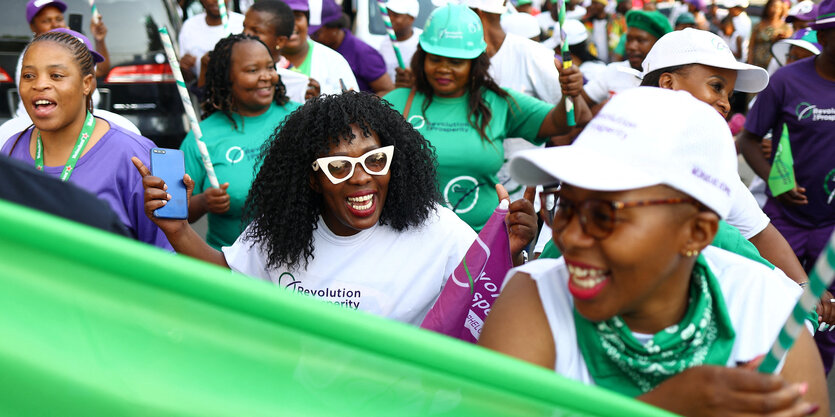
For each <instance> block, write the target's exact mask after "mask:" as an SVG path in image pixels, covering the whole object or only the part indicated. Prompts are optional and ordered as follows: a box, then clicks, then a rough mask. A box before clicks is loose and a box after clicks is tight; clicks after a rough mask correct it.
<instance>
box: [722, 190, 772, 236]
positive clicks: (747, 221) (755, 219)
mask: <svg viewBox="0 0 835 417" xmlns="http://www.w3.org/2000/svg"><path fill="white" fill-rule="evenodd" d="M732 192H733V193H734V199H733V203H732V204H731V211H730V213H728V217H727V218H726V219H725V221H726V222H728V224H730V225H731V226H733V227H736V228H737V229H739V233H741V234H742V236H743V237H744V238H746V239H749V240H750V239H751V238H752V237H754V236H756V235H758V234H759V233H760V232H762V231H763V230H764V229H765V228H766V226H768V224H769V223H771V219H769V218H768V216H767V215H766V214H765V213H763V211H762V209H761V208H760V205H759V203H757V199H756V198H755V197H754V195H753V194H752V193H751V190H749V189H748V187H746V186H745V183H743V182H742V180H739V181H735V182H734V190H733V191H732Z"/></svg>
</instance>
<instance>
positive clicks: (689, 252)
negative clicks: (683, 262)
mask: <svg viewBox="0 0 835 417" xmlns="http://www.w3.org/2000/svg"><path fill="white" fill-rule="evenodd" d="M698 254H699V251H697V250H686V251H684V253H682V255H684V256H686V257H688V258H691V257H693V256H696V255H698Z"/></svg>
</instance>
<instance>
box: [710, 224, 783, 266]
mask: <svg viewBox="0 0 835 417" xmlns="http://www.w3.org/2000/svg"><path fill="white" fill-rule="evenodd" d="M711 245H712V246H716V247H717V248H722V249H725V250H726V251H729V252H733V253H735V254H737V255H742V256H744V257H746V258H748V259H750V260H752V261H757V262H759V263H761V264H763V265H765V266H767V267H769V268H771V269H774V265H772V264H771V263H770V262H768V261H767V260H765V258H763V257H762V256H760V251H758V250H757V247H756V246H754V244H753V243H751V242H749V241H748V239H745V237H744V236H742V234H741V233H739V230H737V229H736V228H735V227H733V226H731V225H730V224H728V223H727V222H725V221H724V220H720V221H719V230H717V231H716V236H715V237H714V238H713V242H711Z"/></svg>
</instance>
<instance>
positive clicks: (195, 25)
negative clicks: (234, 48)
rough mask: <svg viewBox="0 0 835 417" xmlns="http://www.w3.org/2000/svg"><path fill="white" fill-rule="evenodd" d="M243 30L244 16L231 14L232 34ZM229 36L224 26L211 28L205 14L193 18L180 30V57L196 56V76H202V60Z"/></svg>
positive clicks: (230, 26)
mask: <svg viewBox="0 0 835 417" xmlns="http://www.w3.org/2000/svg"><path fill="white" fill-rule="evenodd" d="M243 30H244V15H242V14H240V13H235V12H229V31H230V33H241V32H243ZM227 35H228V33H226V31H225V30H223V25H217V26H209V25H208V24H207V23H206V13H205V12H203V13H200V14H198V15H195V16H192V17H190V18H188V20H186V21H185V22H183V28H182V29H181V30H180V41H179V44H180V57H181V58H182V57H183V56H184V55H186V54H188V55H192V56H194V57H195V58H196V59H197V60H196V62H195V64H194V75H200V58H202V57H203V55H205V54H206V53H207V52H209V51H211V50H212V49H215V44H217V41H219V40H221V39H223V38H225V37H226V36H227Z"/></svg>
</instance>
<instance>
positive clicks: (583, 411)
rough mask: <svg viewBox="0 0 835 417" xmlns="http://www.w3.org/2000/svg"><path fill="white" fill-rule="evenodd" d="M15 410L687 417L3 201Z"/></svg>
mask: <svg viewBox="0 0 835 417" xmlns="http://www.w3.org/2000/svg"><path fill="white" fill-rule="evenodd" d="M0 224H2V225H3V226H2V227H0V306H2V309H0V369H1V370H2V372H0V415H3V416H28V417H31V416H54V415H67V416H181V417H185V416H195V417H196V416H241V415H246V416H313V417H317V416H362V417H369V416H421V415H432V416H482V417H492V416H569V415H570V416H577V417H582V416H607V415H613V414H616V415H618V416H632V417H637V416H647V417H656V416H657V417H665V416H670V415H671V414H669V413H666V412H664V411H661V410H658V409H656V408H653V407H650V406H648V405H646V404H643V403H639V402H637V401H635V400H632V399H630V398H626V397H623V396H620V395H617V394H614V393H611V392H608V391H604V390H602V389H600V388H596V387H590V386H586V385H583V384H581V383H579V382H575V381H569V380H567V379H564V378H562V377H560V376H558V375H556V374H555V373H554V372H553V371H551V370H548V369H543V368H540V367H537V366H534V365H531V364H527V363H523V362H521V361H518V360H515V359H512V358H509V357H506V356H503V355H499V354H497V353H495V352H491V351H488V350H486V349H483V348H481V347H478V346H474V345H471V344H469V343H464V342H461V341H458V340H454V339H452V338H449V337H446V336H442V335H438V334H435V333H433V332H429V331H425V330H421V329H418V328H416V327H412V326H407V325H404V324H401V323H396V322H393V321H390V320H385V319H382V318H380V317H376V316H372V315H370V314H367V313H363V312H359V311H354V310H350V309H346V308H342V307H339V306H335V305H332V304H328V303H324V302H321V301H318V300H315V299H313V298H312V297H309V296H304V295H297V294H292V293H290V292H289V291H287V290H284V289H282V288H280V287H278V286H275V285H272V284H270V283H267V282H263V281H259V280H256V279H252V278H248V277H245V276H243V275H239V274H236V273H233V272H231V271H229V270H225V269H221V268H218V267H215V266H212V265H209V264H206V263H203V262H200V261H196V260H194V259H190V258H188V257H185V256H181V255H173V254H169V253H166V252H163V251H161V250H159V249H156V248H154V247H151V246H148V245H144V244H141V243H138V242H135V241H132V240H129V239H126V238H123V237H120V236H114V235H111V234H108V233H105V232H102V231H100V230H96V229H91V228H88V227H85V226H82V225H79V224H76V223H71V222H69V221H66V220H63V219H59V218H56V217H53V216H49V215H46V214H42V213H39V212H35V211H32V210H29V209H25V208H22V207H20V206H16V205H13V204H10V203H8V202H5V201H2V200H0Z"/></svg>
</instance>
